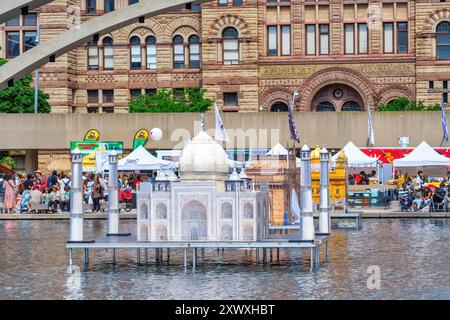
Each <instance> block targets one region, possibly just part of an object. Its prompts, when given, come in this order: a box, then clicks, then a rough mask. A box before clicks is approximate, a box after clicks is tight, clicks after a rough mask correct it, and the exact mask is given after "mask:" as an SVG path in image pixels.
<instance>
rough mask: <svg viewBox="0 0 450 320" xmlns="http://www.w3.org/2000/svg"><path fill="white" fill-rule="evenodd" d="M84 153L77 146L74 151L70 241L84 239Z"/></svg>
mask: <svg viewBox="0 0 450 320" xmlns="http://www.w3.org/2000/svg"><path fill="white" fill-rule="evenodd" d="M82 161H83V155H82V154H81V152H80V150H79V149H78V148H76V149H75V150H74V151H73V152H72V188H71V196H70V233H69V241H72V242H82V241H83V182H82Z"/></svg>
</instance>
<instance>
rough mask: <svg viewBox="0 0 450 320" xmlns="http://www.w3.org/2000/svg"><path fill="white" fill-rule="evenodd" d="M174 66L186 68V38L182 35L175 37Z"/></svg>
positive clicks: (175, 67)
mask: <svg viewBox="0 0 450 320" xmlns="http://www.w3.org/2000/svg"><path fill="white" fill-rule="evenodd" d="M172 42H173V68H174V69H184V39H183V37H182V36H180V35H176V36H175V37H174V38H173V41H172Z"/></svg>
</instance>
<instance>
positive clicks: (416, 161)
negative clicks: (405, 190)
mask: <svg viewBox="0 0 450 320" xmlns="http://www.w3.org/2000/svg"><path fill="white" fill-rule="evenodd" d="M448 167H450V158H447V157H445V156H443V155H441V154H440V153H439V152H437V151H435V150H434V149H433V148H432V147H430V145H429V144H428V143H426V142H425V141H423V142H422V143H421V144H420V145H419V146H417V148H415V149H414V151H412V152H411V153H410V154H408V155H407V156H405V157H404V158H401V159H396V160H394V173H396V172H397V173H398V174H402V175H403V174H408V175H412V176H415V175H416V174H417V171H419V170H422V171H423V172H424V173H425V175H427V176H430V177H432V176H435V177H444V176H445V174H446V172H447V169H448Z"/></svg>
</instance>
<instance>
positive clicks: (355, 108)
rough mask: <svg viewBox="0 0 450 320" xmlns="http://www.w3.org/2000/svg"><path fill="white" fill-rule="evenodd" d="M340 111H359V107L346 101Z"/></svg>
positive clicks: (352, 102) (355, 103)
mask: <svg viewBox="0 0 450 320" xmlns="http://www.w3.org/2000/svg"><path fill="white" fill-rule="evenodd" d="M341 111H361V106H360V105H359V104H358V103H357V102H355V101H347V102H346V103H344V105H343V106H342V109H341Z"/></svg>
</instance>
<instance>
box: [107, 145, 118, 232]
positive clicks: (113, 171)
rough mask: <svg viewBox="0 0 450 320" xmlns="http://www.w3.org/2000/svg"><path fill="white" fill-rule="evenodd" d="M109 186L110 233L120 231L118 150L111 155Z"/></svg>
mask: <svg viewBox="0 0 450 320" xmlns="http://www.w3.org/2000/svg"><path fill="white" fill-rule="evenodd" d="M108 158H109V181H108V182H109V187H108V189H109V190H108V235H117V234H118V233H119V185H118V177H117V162H118V161H117V152H116V151H115V150H113V151H112V152H111V153H110V154H109V155H108Z"/></svg>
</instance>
